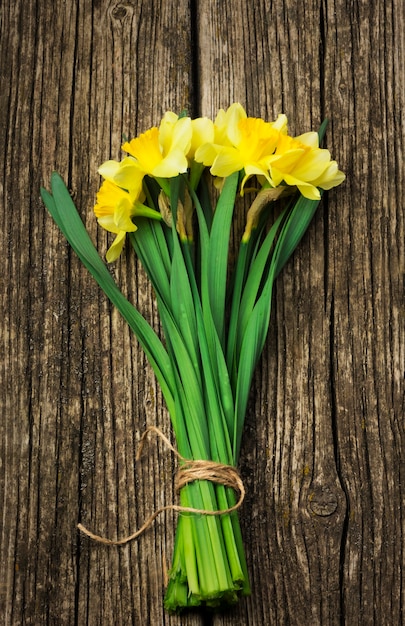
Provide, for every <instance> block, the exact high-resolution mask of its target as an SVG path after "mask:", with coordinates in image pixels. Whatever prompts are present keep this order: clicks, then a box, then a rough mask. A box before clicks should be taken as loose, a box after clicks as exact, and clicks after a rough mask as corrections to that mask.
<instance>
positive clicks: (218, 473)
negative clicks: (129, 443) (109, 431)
mask: <svg viewBox="0 0 405 626" xmlns="http://www.w3.org/2000/svg"><path fill="white" fill-rule="evenodd" d="M149 433H154V434H155V435H156V436H158V437H160V439H162V441H163V442H164V443H165V444H166V446H167V447H168V448H169V449H170V450H171V451H172V452H173V454H175V455H176V456H177V458H178V459H179V460H180V461H181V463H182V465H181V466H180V467H179V469H178V471H177V474H176V478H175V488H176V491H180V489H181V488H182V487H184V486H185V485H187V484H188V483H191V482H194V481H195V480H208V481H210V482H213V483H218V484H220V485H225V486H226V487H231V488H232V489H234V490H235V491H237V492H238V493H239V499H238V501H237V502H236V504H234V505H233V506H231V507H229V508H228V509H221V510H219V511H207V510H205V509H195V508H193V507H188V506H181V505H178V504H167V505H166V506H162V507H160V508H159V509H157V510H156V511H155V512H154V513H152V514H151V515H150V516H149V517H148V518H147V519H146V521H145V522H144V524H142V526H141V527H140V528H139V529H138V530H137V531H136V532H134V533H132V535H129V536H128V537H123V538H122V539H107V538H106V537H102V536H100V535H95V534H94V533H92V532H91V531H90V530H88V529H87V528H85V527H84V526H83V524H78V525H77V527H78V529H79V530H80V531H81V532H82V533H84V534H85V535H87V536H88V537H90V539H94V541H98V542H99V543H103V544H105V545H112V546H122V545H124V544H126V543H129V542H130V541H133V540H134V539H136V538H137V537H139V536H140V535H142V533H144V532H145V531H146V530H148V528H150V526H151V525H152V524H153V522H154V520H155V519H156V518H157V517H158V515H160V514H161V513H163V512H164V511H177V512H178V513H195V514H200V515H225V514H227V513H232V512H233V511H236V510H237V509H239V508H240V507H241V506H242V503H243V501H244V499H245V494H246V492H245V487H244V485H243V482H242V479H241V477H240V475H239V473H238V471H237V469H236V468H235V467H233V465H226V464H224V463H217V462H216V461H206V460H202V459H198V460H195V461H193V460H192V459H186V458H184V457H183V456H182V455H181V454H180V453H179V452H178V450H176V448H174V447H173V446H172V444H171V443H170V441H169V440H168V439H167V437H166V436H165V435H164V434H163V433H162V431H161V430H159V428H156V426H148V428H147V429H146V430H145V432H144V433H143V435H142V437H141V440H140V442H139V448H138V452H137V455H136V460H137V461H138V460H139V458H140V456H141V454H142V450H143V448H144V445H145V441H146V438H147V436H148V435H149Z"/></svg>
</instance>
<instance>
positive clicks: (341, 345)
mask: <svg viewBox="0 0 405 626" xmlns="http://www.w3.org/2000/svg"><path fill="white" fill-rule="evenodd" d="M0 11H1V13H0V29H1V31H0V37H1V38H0V76H1V89H0V145H1V146H3V149H2V150H1V153H0V171H1V175H0V176H1V178H0V183H1V186H0V194H1V195H0V198H1V209H2V220H1V224H2V228H1V234H2V266H3V270H2V272H1V278H0V280H1V287H2V289H1V292H2V297H1V299H0V305H1V317H0V319H1V322H2V323H1V337H2V341H1V343H0V345H1V359H0V362H1V379H0V383H1V385H0V393H1V409H2V410H1V422H0V511H1V517H0V519H1V535H0V536H1V539H0V569H1V575H0V616H2V617H0V620H1V623H2V624H5V625H6V626H10V625H12V626H19V625H20V624H31V625H38V626H39V625H41V626H42V625H48V624H58V625H59V624H60V625H66V626H73V625H77V626H82V625H87V624H88V625H91V626H93V625H100V626H109V625H111V626H121V625H122V626H124V625H137V624H151V625H153V626H154V625H160V624H170V625H173V626H175V625H178V624H184V625H186V626H187V625H188V626H203V625H211V626H220V625H221V626H225V625H230V624H238V625H241V626H242V625H244V624H249V625H254V626H259V625H265V626H267V625H270V626H273V625H274V626H279V625H280V626H283V625H287V624H291V625H296V626H313V625H317V624H323V625H326V624H336V625H341V624H346V625H347V626H352V625H357V624H362V625H367V626H368V625H370V624H376V625H385V624H386V625H389V626H391V625H399V624H402V623H404V619H405V606H404V598H405V583H404V573H403V572H404V568H405V545H404V539H405V511H404V505H403V502H404V491H405V449H404V448H405V434H404V395H403V391H404V388H403V371H404V298H403V277H404V204H403V202H404V195H403V192H404V168H403V160H402V159H403V138H404V124H403V107H404V36H403V27H404V7H403V3H402V2H401V1H400V0H371V1H370V0H359V1H357V2H354V1H351V2H345V1H343V0H323V1H321V2H319V1H315V0H308V1H305V2H295V1H293V0H284V1H283V0H273V1H270V0H266V1H265V0H249V2H247V1H245V2H242V0H235V1H233V2H219V1H217V2H214V1H211V2H210V1H208V0H194V1H192V2H191V1H190V3H187V2H183V3H179V2H174V1H172V0H161V1H160V2H158V1H157V0H152V1H144V2H142V1H141V0H123V1H114V0H110V1H108V0H97V1H95V0H91V1H90V0H78V2H69V1H67V2H61V3H57V5H55V3H54V2H51V1H50V0H32V1H30V2H24V1H23V0H16V1H15V2H11V1H10V0H3V1H2V2H1V4H0ZM233 101H240V102H242V103H243V104H244V105H245V107H246V109H247V111H248V113H249V114H250V115H260V116H263V117H266V118H267V119H271V118H273V117H274V116H275V115H276V114H277V113H279V112H285V113H286V114H287V115H288V117H289V119H290V129H291V131H292V132H295V133H297V134H298V133H301V132H304V131H307V130H309V129H311V128H312V129H316V128H317V127H318V125H319V123H320V121H321V120H322V119H323V118H324V117H325V116H327V117H329V118H330V120H331V123H330V126H329V130H328V132H327V138H326V140H327V146H328V148H329V149H330V150H331V152H332V154H333V156H334V158H336V159H337V160H338V162H339V164H340V166H341V168H342V169H343V170H344V171H345V172H346V174H347V181H346V182H345V184H344V185H343V186H342V187H340V188H339V189H337V190H333V191H332V192H331V193H330V194H329V196H328V197H326V198H325V200H324V201H323V203H322V206H321V208H320V210H319V211H318V213H317V216H316V219H315V220H314V222H313V224H312V226H311V228H310V230H309V231H308V233H307V235H306V236H305V238H304V240H303V241H302V243H301V245H300V248H299V250H298V251H297V253H296V254H295V256H294V257H293V259H292V260H291V262H290V263H289V265H288V267H287V268H286V269H285V270H284V272H283V274H282V276H281V277H280V278H279V280H278V283H277V290H276V294H275V300H274V310H273V317H272V324H271V328H270V333H269V338H268V342H267V344H266V347H265V350H264V353H263V357H262V360H261V363H260V367H259V368H258V371H257V375H256V377H255V380H254V384H253V389H252V400H251V403H250V405H249V410H248V415H247V423H246V432H245V437H244V446H243V450H242V461H241V471H242V476H243V478H244V481H245V483H246V487H247V490H248V496H247V500H246V503H245V505H244V508H243V511H242V512H241V520H242V528H243V533H244V540H245V546H246V552H247V559H248V566H249V571H250V575H251V582H252V587H253V593H252V596H251V597H250V598H247V599H246V600H243V601H241V602H240V604H239V605H238V606H237V607H236V608H235V609H233V610H232V611H230V612H228V613H223V614H205V615H202V614H200V613H191V614H188V615H183V616H182V617H181V618H179V617H176V616H169V615H167V614H166V613H165V612H164V611H163V608H162V600H163V594H164V587H165V570H166V568H167V567H168V565H169V563H170V558H171V553H172V547H173V533H174V524H175V521H176V520H175V517H174V516H173V515H171V514H169V513H168V514H167V515H165V516H162V517H161V518H160V519H158V520H157V521H156V523H155V525H154V526H153V528H152V529H151V530H150V531H148V532H147V533H146V534H145V535H144V536H143V537H142V539H141V540H139V541H138V542H134V543H132V544H131V545H130V546H127V547H125V548H108V547H102V546H98V545H95V544H94V543H91V542H90V541H88V540H87V539H86V538H82V537H79V535H78V533H77V531H76V524H77V523H78V522H79V521H82V522H83V523H85V524H87V525H89V526H91V528H92V529H94V530H96V531H97V532H101V533H103V534H105V535H107V536H110V537H116V536H122V535H125V534H127V533H128V532H130V531H132V530H134V529H135V528H137V527H138V526H139V525H140V524H141V523H142V521H143V520H144V518H145V517H146V516H147V515H148V514H149V513H150V512H151V510H154V509H155V508H156V507H159V506H162V505H164V504H167V503H168V502H171V501H172V500H173V498H174V497H175V495H174V493H173V485H172V474H173V470H174V465H175V464H174V460H173V459H172V458H171V456H170V454H169V453H168V452H167V451H166V450H164V449H162V447H161V446H159V445H158V446H157V447H154V446H150V448H149V453H148V454H146V455H144V456H143V459H142V462H140V463H137V464H135V461H134V450H135V448H136V444H137V442H138V441H139V437H140V434H141V433H142V431H143V429H144V428H145V425H146V424H158V425H159V426H160V427H161V428H162V429H163V430H164V431H165V432H167V433H168V432H170V421H169V418H168V415H167V413H166V410H165V407H164V406H163V403H162V398H161V395H160V393H159V390H158V388H157V385H156V382H155V380H154V377H153V374H152V372H151V370H150V368H149V367H148V365H147V363H146V360H145V357H144V356H143V354H142V352H141V351H140V349H139V348H138V346H137V344H136V341H135V340H134V338H133V336H131V333H130V332H129V330H128V328H127V327H126V326H125V323H124V322H123V321H122V320H121V318H120V317H119V315H118V314H117V313H116V312H115V311H114V310H112V309H111V307H110V306H109V304H108V303H107V302H106V300H105V298H104V297H103V295H102V294H101V293H100V292H99V290H98V288H97V287H96V285H95V284H94V282H93V281H92V279H91V278H90V276H89V275H88V274H87V273H86V271H85V270H84V269H83V268H82V267H81V266H80V263H79V261H78V260H77V259H76V257H75V256H74V254H73V253H72V251H71V250H70V249H69V248H68V246H67V244H66V243H65V241H64V240H63V238H62V236H61V235H60V234H59V232H58V230H57V228H56V226H55V225H54V223H53V222H52V220H51V218H50V217H49V216H48V215H47V213H46V212H45V209H44V207H43V205H42V203H41V201H40V198H39V187H40V185H48V183H49V176H50V173H51V171H52V170H53V169H57V170H58V171H59V172H60V173H61V174H62V176H63V177H64V178H65V180H66V181H67V183H68V185H69V187H70V188H71V190H72V193H73V196H74V199H75V201H76V203H77V205H78V207H79V208H80V211H81V214H82V216H83V219H84V220H85V222H86V225H87V227H88V229H89V232H90V233H91V236H92V238H93V240H94V241H95V242H97V245H98V247H99V250H100V252H101V253H104V252H105V250H106V247H107V238H106V235H105V233H104V232H101V231H100V230H99V229H98V228H97V225H96V222H95V220H94V217H93V215H92V211H91V208H92V204H93V200H94V194H95V192H96V189H97V186H98V182H99V179H98V176H97V172H96V170H97V167H98V165H99V164H100V163H102V162H103V161H104V160H107V159H108V158H120V150H119V148H120V144H121V138H122V135H123V134H125V135H127V136H133V135H134V134H135V133H138V132H141V131H143V130H146V129H147V128H148V127H150V126H151V125H153V124H155V123H157V122H158V121H159V119H160V117H161V115H162V114H163V112H164V111H165V110H167V109H173V110H175V111H179V110H181V109H182V108H184V107H187V108H188V109H189V111H190V113H191V114H192V115H194V116H195V115H198V114H206V115H213V114H215V112H216V110H217V109H218V108H219V107H227V106H228V105H229V104H230V103H231V102H233ZM114 271H115V275H116V278H117V280H118V282H119V283H120V285H122V289H123V290H124V292H125V293H127V294H128V295H129V297H130V299H131V300H132V301H133V302H135V303H136V304H137V306H138V307H139V309H140V310H141V311H142V312H143V313H144V314H145V315H146V316H147V318H148V319H150V320H151V322H152V323H153V324H157V316H156V308H155V305H154V303H153V296H152V293H151V290H150V288H149V286H148V284H147V282H146V280H145V277H144V274H143V273H142V271H141V270H140V269H139V268H137V267H136V265H135V264H134V260H133V258H132V257H129V256H128V257H127V258H124V259H123V260H122V262H119V263H118V264H117V265H116V267H115V270H114Z"/></svg>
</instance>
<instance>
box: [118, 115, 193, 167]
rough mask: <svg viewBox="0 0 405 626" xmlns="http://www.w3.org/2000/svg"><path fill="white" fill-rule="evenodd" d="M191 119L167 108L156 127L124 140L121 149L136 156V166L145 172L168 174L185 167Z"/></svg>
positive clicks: (188, 148) (186, 165)
mask: <svg viewBox="0 0 405 626" xmlns="http://www.w3.org/2000/svg"><path fill="white" fill-rule="evenodd" d="M191 133H192V130H191V119H190V118H189V117H182V118H179V117H178V116H177V115H176V114H175V113H172V112H171V111H168V112H167V113H165V115H164V116H163V118H162V121H161V123H160V126H159V128H156V127H153V128H150V129H149V130H147V131H146V132H145V133H142V134H141V135H140V136H139V137H136V138H135V139H132V140H131V141H130V142H128V141H127V142H125V143H124V145H123V146H122V149H123V150H125V151H126V152H128V153H129V154H131V155H132V156H133V157H135V159H136V164H137V166H138V168H139V169H140V170H141V171H142V172H143V173H144V174H148V175H149V176H154V177H157V178H172V177H174V176H177V175H178V174H180V173H184V172H186V171H187V167H188V161H187V157H186V155H187V153H188V151H189V150H190V146H191Z"/></svg>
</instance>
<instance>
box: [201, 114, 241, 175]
mask: <svg viewBox="0 0 405 626" xmlns="http://www.w3.org/2000/svg"><path fill="white" fill-rule="evenodd" d="M246 117H247V115H246V111H245V109H244V108H243V106H242V105H241V104H239V102H235V103H234V104H232V105H231V106H230V107H229V108H228V109H227V110H226V111H224V109H220V110H219V111H218V114H217V116H216V118H215V121H214V122H211V124H212V128H211V129H210V133H209V134H207V138H206V140H205V142H202V143H201V145H200V147H199V148H197V150H196V151H195V160H196V161H198V162H199V163H203V164H204V165H205V167H210V166H211V165H212V164H213V163H214V161H215V158H216V156H217V155H218V152H219V151H220V150H221V148H222V147H223V146H232V142H231V140H230V139H229V138H228V135H227V132H228V129H229V128H230V127H233V126H235V125H237V124H238V122H239V121H240V120H242V119H245V118H246ZM212 133H213V135H214V136H212Z"/></svg>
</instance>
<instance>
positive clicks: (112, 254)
mask: <svg viewBox="0 0 405 626" xmlns="http://www.w3.org/2000/svg"><path fill="white" fill-rule="evenodd" d="M126 161H127V160H126V159H124V161H123V162H122V163H124V166H123V167H121V166H122V163H117V162H116V161H107V162H106V163H104V164H103V165H102V166H101V167H100V169H99V171H100V173H102V175H103V176H105V177H106V180H105V181H104V182H103V183H102V185H101V187H100V189H99V191H98V193H97V199H96V204H95V207H94V213H95V215H96V217H97V218H98V219H97V221H98V223H99V224H100V226H102V227H103V228H105V230H108V231H109V232H111V233H115V234H116V235H117V236H116V238H115V239H114V241H113V243H112V245H111V247H110V248H109V249H108V251H107V254H106V259H107V261H108V262H109V263H111V262H112V261H115V260H116V259H117V258H118V257H119V255H120V254H121V252H122V248H123V246H124V243H125V237H126V234H127V233H131V232H135V231H136V230H137V226H136V225H135V224H134V222H133V221H132V218H133V217H136V216H145V217H150V218H153V219H161V215H160V213H158V212H157V211H154V210H153V209H150V208H149V207H147V206H145V205H144V204H142V202H143V200H144V199H145V195H144V193H143V191H142V174H141V173H140V172H139V170H138V169H137V168H135V171H134V172H133V173H135V177H134V176H129V174H128V172H126V169H129V170H131V164H128V163H126ZM131 171H132V170H131ZM127 179H128V180H127ZM117 183H118V184H117ZM126 183H130V184H129V185H128V187H130V189H128V190H127V189H125V188H123V187H124V185H125V186H127V185H126Z"/></svg>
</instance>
